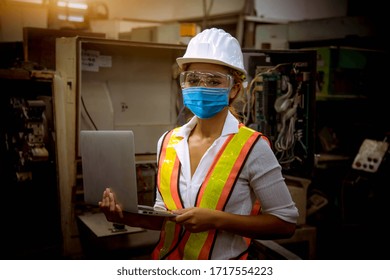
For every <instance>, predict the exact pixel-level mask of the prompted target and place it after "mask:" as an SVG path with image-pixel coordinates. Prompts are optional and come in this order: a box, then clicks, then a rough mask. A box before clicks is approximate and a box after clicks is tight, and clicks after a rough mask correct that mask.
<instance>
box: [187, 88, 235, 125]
mask: <svg viewBox="0 0 390 280" xmlns="http://www.w3.org/2000/svg"><path fill="white" fill-rule="evenodd" d="M229 91H230V90H229V88H208V87H189V88H185V89H183V102H184V105H185V106H186V107H187V108H188V109H190V110H191V112H192V113H193V114H194V115H195V116H197V117H198V118H200V119H208V118H211V117H213V116H215V115H216V114H217V113H219V112H221V110H222V109H223V108H225V107H226V106H228V105H229Z"/></svg>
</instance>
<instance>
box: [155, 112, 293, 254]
mask: <svg viewBox="0 0 390 280" xmlns="http://www.w3.org/2000/svg"><path fill="white" fill-rule="evenodd" d="M196 123H197V118H196V117H193V118H192V119H191V120H190V121H189V122H188V123H186V124H185V125H183V126H182V127H181V128H180V129H179V131H178V132H177V135H178V136H182V137H183V140H181V141H180V142H179V143H178V144H177V145H176V146H175V150H176V154H177V156H178V158H179V160H180V162H181V167H182V168H181V172H180V183H179V184H180V186H179V190H180V195H181V198H182V200H183V206H184V207H185V208H187V207H193V206H194V205H195V199H196V196H197V193H198V190H199V188H200V186H201V185H202V183H203V180H204V178H205V177H206V174H207V172H208V170H209V168H210V166H211V164H212V162H213V160H214V157H215V156H216V154H217V153H218V151H219V150H220V148H221V147H222V145H223V143H224V142H225V140H226V138H227V137H228V135H230V134H232V133H237V132H238V124H239V123H238V120H237V119H236V118H235V117H234V116H233V115H232V114H231V113H230V112H229V113H228V115H227V117H226V120H225V124H224V127H223V129H222V133H221V136H220V137H219V138H218V139H216V140H215V141H214V143H213V144H212V145H211V146H210V148H209V149H208V150H207V151H206V153H205V154H204V155H203V157H202V159H201V160H200V162H199V165H198V167H197V169H196V171H195V173H194V175H193V176H192V178H191V165H190V156H189V149H188V137H189V135H190V133H191V130H192V129H193V128H194V127H195V125H196ZM162 139H163V136H161V138H160V139H159V141H158V146H157V155H159V152H160V148H161V141H162ZM256 197H257V198H258V199H259V201H260V203H261V207H262V212H263V213H268V214H272V215H275V216H277V217H279V218H280V219H282V220H285V221H287V222H291V223H296V221H297V218H298V210H297V208H296V207H295V204H294V202H293V201H292V198H291V195H290V192H289V190H288V188H287V186H286V183H285V181H284V178H283V177H282V173H281V166H280V165H279V163H278V161H277V159H276V157H275V155H274V153H273V151H272V149H271V148H270V146H269V144H268V143H267V141H265V140H264V139H260V140H259V141H257V143H256V144H255V146H254V147H253V149H252V151H251V152H250V155H249V157H248V159H247V161H246V163H245V164H244V167H243V169H242V171H241V173H240V176H239V179H238V180H237V182H236V185H235V187H234V190H233V192H232V194H231V196H230V198H229V201H228V203H227V205H226V207H225V211H226V212H231V213H235V214H240V215H249V213H250V211H251V209H252V205H253V202H254V201H255V199H256ZM155 208H163V209H165V205H164V202H163V201H162V198H161V196H160V194H159V192H157V195H156V202H155ZM245 249H246V244H245V242H244V241H243V239H242V237H240V236H237V235H235V234H231V233H228V232H220V233H218V237H217V239H216V243H215V246H214V250H213V254H212V259H229V258H233V257H236V256H237V255H239V254H240V253H242V252H243V251H244V250H245Z"/></svg>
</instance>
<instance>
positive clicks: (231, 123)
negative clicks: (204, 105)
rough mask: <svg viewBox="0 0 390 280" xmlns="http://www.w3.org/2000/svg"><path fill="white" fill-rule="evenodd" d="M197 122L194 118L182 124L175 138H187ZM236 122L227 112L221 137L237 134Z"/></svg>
mask: <svg viewBox="0 0 390 280" xmlns="http://www.w3.org/2000/svg"><path fill="white" fill-rule="evenodd" d="M197 121H198V118H197V117H196V116H194V117H192V118H191V120H189V121H188V122H187V123H186V124H184V125H183V126H182V127H180V129H179V131H178V132H177V134H176V135H177V136H181V137H183V138H188V137H189V135H190V133H191V131H192V129H194V127H195V125H196V123H197ZM238 124H239V122H238V120H237V119H236V118H235V117H234V116H233V114H232V113H231V112H230V111H229V112H228V114H227V116H226V119H225V123H224V125H223V129H222V133H221V136H226V135H229V134H235V133H237V132H238Z"/></svg>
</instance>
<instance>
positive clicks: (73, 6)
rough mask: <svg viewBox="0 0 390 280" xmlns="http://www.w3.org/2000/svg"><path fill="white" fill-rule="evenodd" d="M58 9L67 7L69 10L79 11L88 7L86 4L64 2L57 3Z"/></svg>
mask: <svg viewBox="0 0 390 280" xmlns="http://www.w3.org/2000/svg"><path fill="white" fill-rule="evenodd" d="M57 6H58V7H64V8H65V7H68V8H71V9H79V10H86V9H88V5H87V4H86V3H76V2H65V1H58V2H57Z"/></svg>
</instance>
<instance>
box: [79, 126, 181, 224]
mask: <svg viewBox="0 0 390 280" xmlns="http://www.w3.org/2000/svg"><path fill="white" fill-rule="evenodd" d="M80 152H81V163H82V172H83V188H84V201H85V202H86V203H87V204H91V205H98V202H99V201H101V200H102V196H103V191H104V190H105V189H106V188H107V187H109V188H110V189H111V190H112V191H113V192H114V194H115V198H116V200H117V203H118V204H119V205H121V207H122V210H123V211H125V212H131V213H139V214H144V215H157V216H175V214H173V213H171V212H169V211H164V210H161V211H160V210H155V209H153V207H151V206H147V205H138V196H137V176H136V166H135V149H134V134H133V132H132V131H131V130H98V131H95V130H82V131H80Z"/></svg>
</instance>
